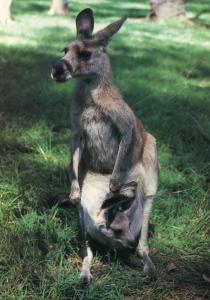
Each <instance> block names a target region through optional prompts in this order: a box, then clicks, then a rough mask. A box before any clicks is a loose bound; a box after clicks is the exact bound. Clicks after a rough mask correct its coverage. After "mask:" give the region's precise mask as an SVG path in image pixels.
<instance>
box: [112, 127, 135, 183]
mask: <svg viewBox="0 0 210 300" xmlns="http://www.w3.org/2000/svg"><path fill="white" fill-rule="evenodd" d="M131 143H132V131H129V132H127V134H125V135H124V136H123V138H122V140H121V142H120V145H119V150H118V154H117V158H116V161H115V165H114V169H113V172H112V178H118V179H119V180H120V178H122V177H123V174H125V173H126V172H127V171H128V170H129V169H130V167H131V162H129V159H128V155H129V150H131Z"/></svg>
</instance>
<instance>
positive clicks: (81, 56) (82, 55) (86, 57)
mask: <svg viewBox="0 0 210 300" xmlns="http://www.w3.org/2000/svg"><path fill="white" fill-rule="evenodd" d="M77 57H78V58H79V59H81V60H84V61H87V60H89V59H90V58H91V52H89V51H81V52H79V53H78V54H77Z"/></svg>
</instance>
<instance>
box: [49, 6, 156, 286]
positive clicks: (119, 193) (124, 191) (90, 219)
mask: <svg viewBox="0 0 210 300" xmlns="http://www.w3.org/2000/svg"><path fill="white" fill-rule="evenodd" d="M125 20H126V17H123V18H121V19H120V20H118V21H116V22H114V23H112V24H110V25H108V26H107V27H105V28H104V29H102V30H100V31H98V32H97V33H95V34H93V27H94V17H93V12H92V10H91V9H89V8H87V9H85V10H83V11H81V12H80V13H79V14H78V16H77V18H76V28H77V37H76V39H75V40H74V41H73V42H71V43H70V44H69V45H68V46H67V47H66V48H64V51H65V55H64V56H63V57H62V58H61V59H60V60H59V61H58V62H57V63H56V64H55V65H54V66H53V67H52V73H51V77H52V79H53V80H55V81H56V82H65V81H67V80H70V79H72V78H74V77H75V78H77V86H76V91H75V96H74V98H73V99H72V101H71V133H72V137H71V151H72V163H71V189H70V201H71V202H72V203H77V206H78V210H79V215H80V222H81V228H82V232H83V245H84V250H85V251H84V258H83V265H82V270H81V274H80V277H81V279H82V280H83V281H84V282H86V283H89V282H90V280H91V278H92V275H91V272H90V267H91V260H92V256H93V255H92V251H91V248H90V247H89V246H88V243H87V242H86V237H87V236H90V237H91V238H93V239H95V240H97V241H99V242H101V243H102V244H106V245H108V246H109V247H111V248H114V249H121V248H130V247H135V248H136V249H137V251H138V253H139V254H140V255H141V256H142V257H143V262H144V272H145V273H147V274H152V273H154V271H155V267H154V265H153V263H152V261H151V259H150V257H149V248H148V241H147V240H148V223H149V214H150V210H151V206H152V202H153V199H154V196H155V194H156V191H157V181H158V161H157V151H156V141H155V138H154V137H153V136H152V135H151V134H149V133H148V132H146V130H145V129H144V127H143V125H142V123H141V122H140V121H139V120H138V119H137V118H136V117H135V115H134V113H133V111H132V110H131V108H130V107H129V106H128V105H127V104H126V103H125V102H124V100H123V98H122V96H121V94H120V92H119V90H118V88H117V87H116V86H115V84H114V83H113V78H112V72H111V65H110V61H109V57H108V55H107V53H106V46H107V45H108V43H109V41H110V39H111V38H112V36H113V35H114V34H115V33H116V32H117V31H118V30H119V29H120V27H121V26H122V25H123V23H124V21H125ZM122 67H123V62H122Z"/></svg>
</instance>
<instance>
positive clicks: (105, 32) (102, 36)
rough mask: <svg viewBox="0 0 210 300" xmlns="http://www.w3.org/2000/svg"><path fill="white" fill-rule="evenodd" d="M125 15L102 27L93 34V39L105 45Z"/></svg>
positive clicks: (120, 24) (125, 17)
mask: <svg viewBox="0 0 210 300" xmlns="http://www.w3.org/2000/svg"><path fill="white" fill-rule="evenodd" d="M126 19H127V16H124V17H122V18H121V19H120V20H118V21H116V22H114V23H112V24H110V25H108V26H107V27H105V28H104V29H102V30H100V31H98V32H97V33H96V34H95V35H94V36H93V40H94V41H95V42H96V43H98V44H100V45H102V46H106V45H107V44H108V42H109V41H110V39H111V37H112V36H113V35H114V34H115V33H117V32H118V30H119V29H120V28H121V26H122V25H123V23H124V22H125V21H126Z"/></svg>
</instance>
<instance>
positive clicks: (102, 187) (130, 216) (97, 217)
mask: <svg viewBox="0 0 210 300" xmlns="http://www.w3.org/2000/svg"><path fill="white" fill-rule="evenodd" d="M110 177H111V176H110V175H103V174H98V173H90V172H89V173H87V175H86V177H85V179H84V181H83V186H82V192H81V207H82V209H83V218H84V220H83V221H84V225H85V228H86V230H87V232H88V234H89V235H90V236H91V237H92V238H93V239H95V240H97V241H98V242H100V243H102V244H105V245H107V246H108V247H110V248H112V249H122V248H127V247H129V248H130V247H132V246H133V245H134V244H135V240H136V239H137V237H138V236H139V233H140V230H141V223H142V211H143V201H144V199H143V193H142V191H141V187H140V186H137V191H136V195H135V198H134V199H132V200H128V202H127V203H126V202H124V203H126V204H125V205H124V206H123V205H122V204H121V203H119V205H118V204H117V205H116V206H113V207H112V208H110V209H109V208H108V209H107V211H106V212H105V213H102V210H104V208H103V204H104V203H105V202H106V200H107V197H108V195H109V193H110V189H109V182H110ZM113 201H114V199H113ZM105 210H106V209H105Z"/></svg>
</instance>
